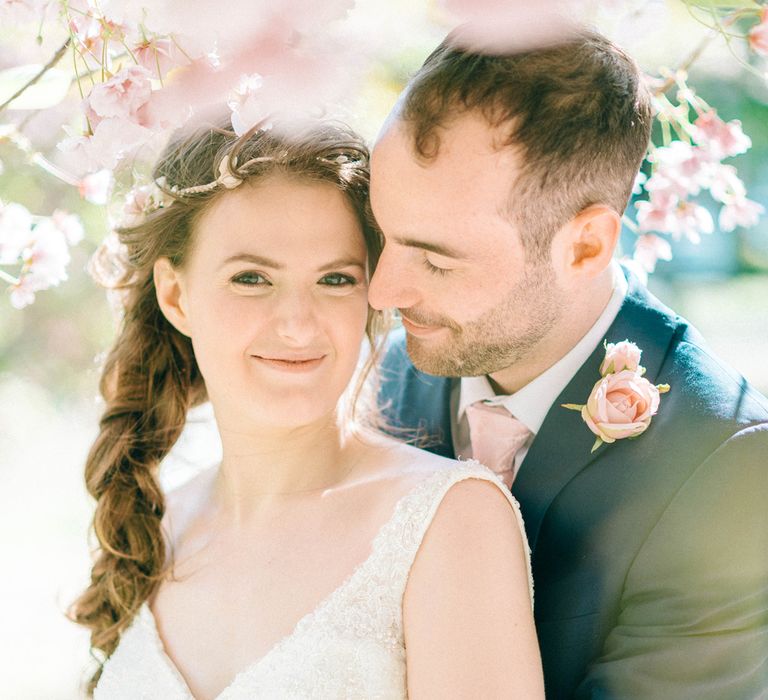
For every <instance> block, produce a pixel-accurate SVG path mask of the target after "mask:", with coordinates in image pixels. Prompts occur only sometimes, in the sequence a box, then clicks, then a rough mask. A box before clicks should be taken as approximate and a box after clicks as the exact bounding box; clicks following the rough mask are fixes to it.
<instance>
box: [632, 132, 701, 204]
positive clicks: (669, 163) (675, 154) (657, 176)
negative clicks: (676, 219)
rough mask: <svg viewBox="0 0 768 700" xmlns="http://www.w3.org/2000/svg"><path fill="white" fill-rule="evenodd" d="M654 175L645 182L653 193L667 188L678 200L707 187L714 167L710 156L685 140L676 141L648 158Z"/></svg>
mask: <svg viewBox="0 0 768 700" xmlns="http://www.w3.org/2000/svg"><path fill="white" fill-rule="evenodd" d="M648 159H649V160H650V161H651V162H652V163H654V165H655V167H654V170H653V175H652V176H651V177H650V178H649V179H648V182H646V183H645V189H646V190H648V191H649V192H651V191H654V190H660V189H665V190H668V191H670V192H672V193H674V194H676V195H677V196H678V197H681V198H684V197H686V196H687V195H689V194H691V195H695V194H698V193H699V192H700V191H701V188H702V187H706V185H707V182H708V181H709V173H710V170H711V166H712V156H711V154H710V153H708V152H706V151H704V150H702V149H701V148H697V147H696V146H692V145H691V144H689V143H686V142H685V141H672V142H671V143H670V144H669V146H661V147H660V148H656V149H655V150H654V151H653V152H652V153H651V154H650V155H649V157H648Z"/></svg>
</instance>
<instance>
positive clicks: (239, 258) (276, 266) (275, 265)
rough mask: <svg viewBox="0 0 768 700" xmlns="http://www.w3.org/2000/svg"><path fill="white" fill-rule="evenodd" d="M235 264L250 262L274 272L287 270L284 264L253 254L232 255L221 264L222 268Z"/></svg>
mask: <svg viewBox="0 0 768 700" xmlns="http://www.w3.org/2000/svg"><path fill="white" fill-rule="evenodd" d="M233 262H249V263H253V264H254V265H260V266H261V267H271V268H272V269H273V270H284V269H285V265H284V264H283V263H281V262H277V261H276V260H272V259H271V258H265V257H264V256H263V255H254V254H253V253H236V254H235V255H230V256H229V257H228V258H227V259H226V260H225V261H224V262H223V263H221V267H224V265H229V263H233Z"/></svg>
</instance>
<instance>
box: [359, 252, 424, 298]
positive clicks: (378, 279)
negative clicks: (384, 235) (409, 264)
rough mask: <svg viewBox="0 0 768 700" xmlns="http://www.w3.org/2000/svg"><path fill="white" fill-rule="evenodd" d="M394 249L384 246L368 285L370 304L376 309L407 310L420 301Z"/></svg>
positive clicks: (400, 257)
mask: <svg viewBox="0 0 768 700" xmlns="http://www.w3.org/2000/svg"><path fill="white" fill-rule="evenodd" d="M402 258H403V256H398V255H397V254H396V252H395V251H394V249H393V247H392V246H391V245H390V246H384V250H383V251H382V252H381V256H380V257H379V261H378V263H377V264H376V271H375V272H374V273H373V277H372V278H371V281H370V284H369V285H368V303H369V304H370V305H371V306H372V307H373V308H374V309H379V310H383V309H388V308H398V309H407V308H408V307H409V306H413V305H414V304H415V303H416V302H417V301H418V291H417V290H416V288H415V287H414V286H413V284H412V280H409V279H408V274H407V272H408V271H407V269H406V267H405V265H404V264H403V261H402Z"/></svg>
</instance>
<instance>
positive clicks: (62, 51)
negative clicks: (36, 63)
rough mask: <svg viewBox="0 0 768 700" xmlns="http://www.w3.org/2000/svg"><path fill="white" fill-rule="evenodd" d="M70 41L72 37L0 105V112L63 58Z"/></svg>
mask: <svg viewBox="0 0 768 700" xmlns="http://www.w3.org/2000/svg"><path fill="white" fill-rule="evenodd" d="M71 41H72V37H71V36H70V37H68V38H67V40H66V41H65V42H64V43H63V44H62V45H61V46H60V47H59V48H58V50H57V51H56V53H55V54H53V56H52V57H51V59H50V60H49V61H48V63H46V64H45V65H44V66H43V67H42V68H41V69H40V70H39V71H38V72H37V73H36V74H35V75H34V76H33V77H32V78H30V79H29V80H28V81H27V82H26V84H25V85H22V86H21V87H20V88H19V89H18V90H17V91H16V92H15V93H14V94H13V95H12V96H11V97H9V98H8V99H7V100H6V101H5V102H3V104H0V112H2V111H3V110H4V109H5V108H6V107H7V106H8V105H9V104H11V102H13V101H14V100H15V99H16V98H17V97H19V96H20V95H22V94H23V93H24V92H25V91H26V90H27V88H30V87H32V86H33V85H34V84H35V83H36V82H37V81H38V80H40V78H42V77H43V76H44V75H45V74H46V73H47V72H48V71H49V70H51V68H53V67H54V66H55V65H56V64H57V63H58V62H59V61H60V60H61V59H62V57H63V56H64V54H65V53H66V52H67V49H68V48H69V44H70V42H71Z"/></svg>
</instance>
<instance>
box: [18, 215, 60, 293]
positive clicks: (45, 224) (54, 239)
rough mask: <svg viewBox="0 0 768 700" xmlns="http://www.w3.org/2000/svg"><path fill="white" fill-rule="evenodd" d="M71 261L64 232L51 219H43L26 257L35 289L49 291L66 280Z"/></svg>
mask: <svg viewBox="0 0 768 700" xmlns="http://www.w3.org/2000/svg"><path fill="white" fill-rule="evenodd" d="M69 260H70V255H69V245H68V244H67V239H66V235H65V233H64V231H62V230H61V229H60V228H59V227H58V226H57V225H56V224H55V223H54V222H53V221H52V220H51V219H43V220H42V221H41V222H40V223H38V224H37V226H35V229H34V231H33V241H32V245H31V246H30V247H29V249H28V250H27V251H26V252H25V256H24V262H25V265H26V267H27V268H28V272H27V274H28V275H29V276H30V277H31V278H32V280H33V289H35V290H37V289H47V288H48V287H53V286H55V285H57V284H59V282H63V281H64V280H66V279H67V265H68V264H69Z"/></svg>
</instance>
